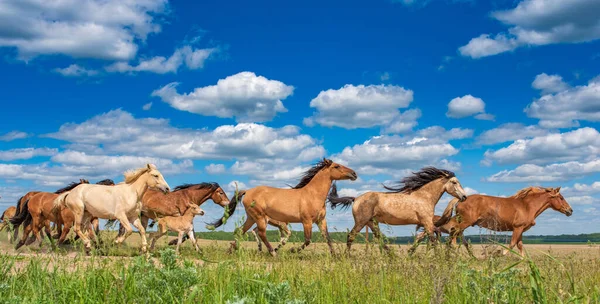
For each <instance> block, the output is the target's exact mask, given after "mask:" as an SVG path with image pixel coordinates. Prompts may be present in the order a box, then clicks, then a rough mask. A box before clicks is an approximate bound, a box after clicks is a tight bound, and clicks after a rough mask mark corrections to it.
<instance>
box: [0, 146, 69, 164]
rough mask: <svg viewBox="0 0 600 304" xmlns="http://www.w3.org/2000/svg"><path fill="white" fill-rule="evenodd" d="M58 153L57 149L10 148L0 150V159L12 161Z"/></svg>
mask: <svg viewBox="0 0 600 304" xmlns="http://www.w3.org/2000/svg"><path fill="white" fill-rule="evenodd" d="M56 153H58V150H57V149H49V148H23V149H12V150H5V151H1V150H0V160H3V161H12V160H19V159H30V158H33V157H37V156H52V155H54V154H56Z"/></svg>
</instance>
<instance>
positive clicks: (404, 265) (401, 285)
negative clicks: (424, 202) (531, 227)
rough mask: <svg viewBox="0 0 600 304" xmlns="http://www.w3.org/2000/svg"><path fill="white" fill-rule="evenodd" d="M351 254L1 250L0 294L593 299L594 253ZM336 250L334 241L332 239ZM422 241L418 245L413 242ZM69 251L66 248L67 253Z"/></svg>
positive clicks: (113, 299)
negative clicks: (107, 253)
mask: <svg viewBox="0 0 600 304" xmlns="http://www.w3.org/2000/svg"><path fill="white" fill-rule="evenodd" d="M392 248H393V251H392V253H391V254H384V253H382V252H380V250H378V249H377V247H376V246H371V247H370V248H368V249H367V250H365V247H364V246H362V247H358V249H357V250H354V251H353V253H352V256H347V255H345V254H338V255H336V256H331V255H329V254H328V253H325V252H321V251H319V250H313V251H308V252H303V253H299V254H292V253H289V252H287V251H282V252H280V254H279V255H278V256H277V257H276V258H271V257H270V256H268V255H267V254H266V253H258V252H256V249H254V248H252V249H244V248H242V249H240V250H238V251H236V252H235V253H234V254H232V255H228V254H226V253H225V247H224V246H221V245H210V246H204V248H203V249H204V250H203V255H202V256H200V255H198V254H196V253H195V252H194V251H193V250H191V248H190V247H188V246H186V247H184V248H183V250H182V255H181V256H177V255H175V253H174V252H173V250H171V249H168V248H167V249H162V250H161V251H159V252H155V253H154V254H153V256H151V257H144V256H136V257H127V256H129V255H131V252H132V251H133V252H135V250H134V249H129V250H122V249H113V251H111V254H120V253H124V255H125V257H103V256H92V257H84V256H82V255H77V257H71V256H65V253H62V252H58V253H51V254H43V255H39V256H36V255H32V256H18V255H16V256H15V255H0V301H2V302H5V303H33V302H35V303H67V302H78V303H98V302H106V303H534V302H538V303H569V302H575V303H598V302H600V287H599V286H598V282H600V260H599V259H598V257H597V256H596V257H592V258H590V257H587V256H585V255H572V256H567V257H561V258H560V259H557V258H554V257H552V256H551V255H536V256H534V257H526V258H525V259H523V260H521V259H520V258H517V257H514V256H512V255H509V256H506V257H500V258H486V259H471V258H468V257H466V256H465V255H461V254H456V253H454V252H447V251H446V249H445V248H443V247H442V246H438V247H437V248H434V249H432V250H430V251H426V250H421V251H418V252H417V253H416V254H415V255H414V256H412V257H409V256H408V255H407V254H406V252H405V251H402V250H400V249H399V248H398V247H397V246H392ZM337 249H338V251H339V252H341V249H342V246H338V248H337ZM422 249H424V248H422ZM71 255H72V254H71Z"/></svg>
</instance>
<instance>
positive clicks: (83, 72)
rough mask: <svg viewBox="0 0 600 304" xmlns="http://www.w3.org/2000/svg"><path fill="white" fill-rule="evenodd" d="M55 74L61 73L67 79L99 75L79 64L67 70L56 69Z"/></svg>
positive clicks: (72, 65)
mask: <svg viewBox="0 0 600 304" xmlns="http://www.w3.org/2000/svg"><path fill="white" fill-rule="evenodd" d="M54 72H56V73H59V74H61V75H63V76H65V77H81V76H88V77H89V76H96V75H98V71H96V70H89V69H86V68H84V67H81V66H79V65H77V64H71V65H70V66H68V67H66V68H62V69H61V68H56V69H54Z"/></svg>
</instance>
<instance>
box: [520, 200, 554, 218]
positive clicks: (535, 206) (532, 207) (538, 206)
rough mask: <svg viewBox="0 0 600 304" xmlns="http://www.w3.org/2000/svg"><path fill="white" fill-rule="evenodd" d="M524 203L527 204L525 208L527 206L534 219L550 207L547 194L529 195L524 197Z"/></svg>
mask: <svg viewBox="0 0 600 304" xmlns="http://www.w3.org/2000/svg"><path fill="white" fill-rule="evenodd" d="M523 203H524V204H525V208H527V211H528V214H529V215H530V216H531V217H533V218H532V219H535V218H537V217H538V216H539V215H540V214H542V212H544V211H546V209H548V208H550V202H549V201H548V198H547V197H546V196H545V195H535V197H533V195H532V196H527V197H525V198H524V199H523Z"/></svg>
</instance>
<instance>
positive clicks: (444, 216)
mask: <svg viewBox="0 0 600 304" xmlns="http://www.w3.org/2000/svg"><path fill="white" fill-rule="evenodd" d="M458 202H459V200H458V199H457V198H454V199H452V200H451V201H450V202H449V203H448V206H447V207H446V210H444V213H442V217H440V219H439V220H437V222H435V226H436V227H440V226H443V225H446V224H447V223H448V222H449V221H450V218H452V211H453V210H454V207H456V204H458Z"/></svg>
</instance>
